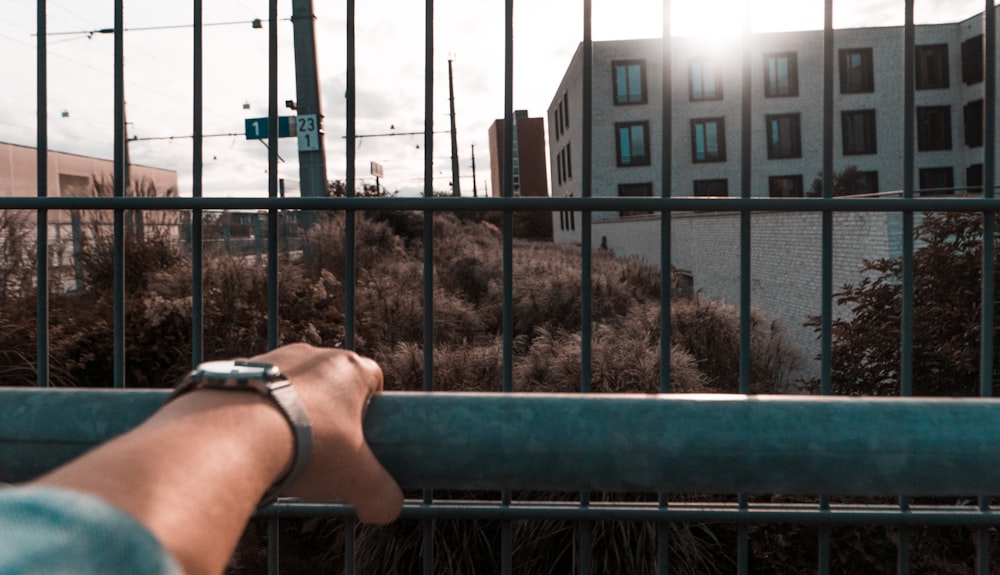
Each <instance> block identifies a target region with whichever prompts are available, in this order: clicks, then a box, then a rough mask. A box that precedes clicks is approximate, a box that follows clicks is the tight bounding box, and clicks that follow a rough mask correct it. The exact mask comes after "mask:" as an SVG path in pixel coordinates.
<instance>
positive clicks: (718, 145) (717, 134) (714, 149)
mask: <svg viewBox="0 0 1000 575" xmlns="http://www.w3.org/2000/svg"><path fill="white" fill-rule="evenodd" d="M691 156H692V160H693V161H694V162H695V163H696V164H698V163H701V162H725V161H726V121H725V119H723V118H703V119H700V120H691Z"/></svg>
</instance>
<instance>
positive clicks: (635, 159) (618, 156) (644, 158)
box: [615, 121, 652, 168]
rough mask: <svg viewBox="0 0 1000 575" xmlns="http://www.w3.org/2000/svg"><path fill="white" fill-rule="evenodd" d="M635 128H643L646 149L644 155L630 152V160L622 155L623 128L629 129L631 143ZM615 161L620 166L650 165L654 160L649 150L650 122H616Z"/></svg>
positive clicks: (643, 141) (643, 142) (643, 140)
mask: <svg viewBox="0 0 1000 575" xmlns="http://www.w3.org/2000/svg"><path fill="white" fill-rule="evenodd" d="M635 128H642V144H643V148H644V150H645V154H644V155H638V156H637V155H635V154H632V153H630V154H629V158H630V161H627V162H626V161H624V158H623V156H622V139H621V135H622V130H628V131H629V143H630V146H631V142H632V141H633V136H632V131H633V129H635ZM615 161H616V162H617V164H618V167H619V168H631V167H633V166H648V165H649V164H650V162H651V161H652V154H651V153H650V150H649V122H646V121H640V122H618V123H616V124H615Z"/></svg>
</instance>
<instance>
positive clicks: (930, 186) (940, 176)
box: [920, 168, 955, 196]
mask: <svg viewBox="0 0 1000 575" xmlns="http://www.w3.org/2000/svg"><path fill="white" fill-rule="evenodd" d="M954 193H955V177H954V173H953V170H952V169H951V168H923V169H921V170H920V195H921V196H941V195H948V194H954Z"/></svg>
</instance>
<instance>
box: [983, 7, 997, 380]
mask: <svg viewBox="0 0 1000 575" xmlns="http://www.w3.org/2000/svg"><path fill="white" fill-rule="evenodd" d="M983 28H984V33H983V54H984V57H985V61H984V62H983V72H984V74H983V75H984V78H985V81H984V86H983V123H984V125H983V197H984V198H990V199H992V198H994V197H996V190H994V189H993V182H994V174H993V169H994V166H995V162H996V160H995V158H994V156H993V154H994V152H995V149H996V142H995V138H996V125H995V122H996V108H995V106H996V84H995V81H996V78H995V76H996V53H995V50H996V12H995V11H994V8H993V2H992V1H989V2H988V4H987V6H986V8H985V10H984V12H983ZM995 215H996V213H995V212H985V213H983V286H982V289H983V293H982V306H983V311H982V322H983V323H982V329H981V330H980V333H981V334H982V340H981V345H980V354H979V355H980V367H979V393H980V395H982V396H983V397H989V396H992V395H993V378H992V374H993V362H994V358H993V342H994V333H993V329H994V325H993V314H994V310H995V304H994V302H995V295H996V293H995V291H996V278H995V273H996V265H995V262H994V259H993V256H994V253H995V247H994V241H993V240H994V235H995V231H996V222H995V219H994V216H995Z"/></svg>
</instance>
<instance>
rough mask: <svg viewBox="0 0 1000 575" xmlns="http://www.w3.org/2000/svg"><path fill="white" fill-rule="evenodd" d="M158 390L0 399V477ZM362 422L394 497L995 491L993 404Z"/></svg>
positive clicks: (393, 398) (493, 412) (470, 410)
mask: <svg viewBox="0 0 1000 575" xmlns="http://www.w3.org/2000/svg"><path fill="white" fill-rule="evenodd" d="M168 393H169V392H167V391H161V390H156V391H154V390H124V391H122V390H82V389H81V390H74V389H62V390H58V391H53V390H39V389H30V388H29V389H17V388H7V389H0V405H5V406H7V407H5V408H4V414H3V415H4V417H3V418H2V419H0V462H4V468H0V481H21V480H24V479H27V478H29V477H32V476H34V475H37V474H39V473H43V472H45V471H47V470H49V469H51V468H53V467H55V466H57V465H59V464H61V463H63V462H64V461H65V460H66V459H67V458H69V457H72V456H73V455H74V454H76V453H79V452H82V451H83V450H85V449H87V448H89V447H92V446H94V445H97V444H99V443H101V442H103V441H105V440H107V439H110V438H111V437H113V436H115V435H117V434H120V433H122V432H124V431H126V430H128V429H130V428H131V427H133V426H135V425H137V424H138V423H139V422H141V421H143V420H144V419H145V418H146V417H148V416H149V415H150V414H152V412H153V411H154V410H156V409H157V408H158V407H159V406H160V405H161V404H162V403H163V401H164V400H165V398H166V397H167V394H168ZM364 425H365V435H366V438H367V440H368V442H369V443H370V445H371V446H372V449H373V451H374V452H375V454H376V456H377V457H378V458H379V460H380V461H381V462H382V463H383V464H384V465H385V466H386V468H387V469H388V470H389V471H390V472H391V473H392V474H393V476H394V477H395V478H396V479H397V480H398V482H399V483H400V485H401V486H402V487H403V488H404V489H425V488H435V489H444V490H495V491H499V490H501V489H511V490H539V491H544V490H551V491H581V490H582V491H612V492H632V493H642V492H645V493H656V492H658V491H667V492H672V493H748V494H775V493H780V494H784V495H816V494H820V493H822V494H826V495H858V496H875V495H882V496H898V495H909V496H950V497H962V496H969V495H970V494H983V495H1000V449H997V447H996V446H997V445H1000V399H976V398H968V399H940V398H905V399H893V398H848V397H820V396H813V397H803V396H765V395H756V396H746V395H726V394H710V395H697V394H694V395H688V394H679V395H656V396H647V395H631V394H629V395H620V394H586V395H581V394H545V393H444V392H437V393H421V392H409V393H408V392H387V393H383V394H381V395H378V396H376V397H375V398H374V399H373V400H372V403H371V404H370V406H369V407H368V411H367V413H366V417H365V423H364ZM530 507H531V505H530V504H529V505H528V506H527V507H526V508H530ZM938 511H939V512H940V511H941V510H940V509H938ZM605 513H607V512H605ZM801 515H802V510H801V509H800V510H799V511H798V512H797V516H801ZM875 515H878V514H875ZM987 517H989V518H990V520H989V522H990V523H997V524H1000V515H997V514H993V513H989V514H987ZM984 520H985V519H979V520H977V521H984ZM824 521H830V519H826V520H824Z"/></svg>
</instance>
